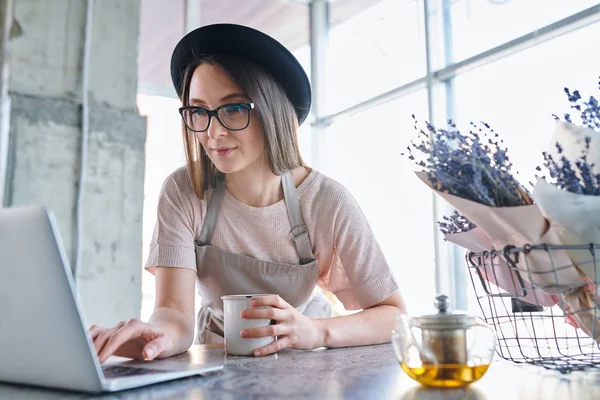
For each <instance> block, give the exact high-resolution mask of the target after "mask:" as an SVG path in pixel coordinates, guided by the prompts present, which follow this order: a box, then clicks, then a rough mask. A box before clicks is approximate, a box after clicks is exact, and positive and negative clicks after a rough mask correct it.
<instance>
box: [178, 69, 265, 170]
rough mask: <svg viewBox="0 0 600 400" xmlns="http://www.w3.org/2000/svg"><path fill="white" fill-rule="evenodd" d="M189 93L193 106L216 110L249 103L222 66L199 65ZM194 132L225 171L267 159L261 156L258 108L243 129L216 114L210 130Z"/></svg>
mask: <svg viewBox="0 0 600 400" xmlns="http://www.w3.org/2000/svg"><path fill="white" fill-rule="evenodd" d="M189 93H190V94H189V105H190V106H198V107H204V108H207V109H209V110H215V109H216V108H217V107H219V106H221V105H223V104H232V103H250V98H249V97H248V95H247V94H245V93H244V92H243V91H242V90H241V89H240V88H239V87H238V86H237V85H236V84H235V83H234V82H233V81H232V80H231V78H229V76H227V74H226V73H225V72H223V70H222V69H221V68H220V67H219V66H215V65H209V64H202V65H199V66H198V67H197V68H196V70H195V71H194V74H193V75H192V79H191V82H190V92H189ZM240 112H242V113H245V112H246V111H245V110H240ZM225 122H226V123H227V121H226V120H225ZM195 134H196V137H197V138H198V140H199V141H200V143H201V144H202V147H203V148H204V150H205V151H206V154H207V155H208V157H209V158H210V160H211V161H212V162H213V163H214V164H215V166H216V167H217V169H218V170H219V171H221V172H223V173H226V174H230V173H234V172H238V171H241V170H243V169H246V168H247V167H248V166H251V165H256V166H258V164H259V162H261V161H259V159H260V160H262V162H264V158H261V155H262V154H263V153H264V149H265V143H264V138H263V135H262V125H261V123H260V121H259V120H258V115H257V114H256V111H255V110H252V111H250V124H249V125H248V127H247V128H245V129H243V130H241V131H232V130H228V129H227V128H225V127H224V126H223V125H222V124H221V123H220V122H219V121H218V120H217V118H216V117H214V116H213V117H212V118H211V120H210V126H209V128H208V130H206V131H204V132H195Z"/></svg>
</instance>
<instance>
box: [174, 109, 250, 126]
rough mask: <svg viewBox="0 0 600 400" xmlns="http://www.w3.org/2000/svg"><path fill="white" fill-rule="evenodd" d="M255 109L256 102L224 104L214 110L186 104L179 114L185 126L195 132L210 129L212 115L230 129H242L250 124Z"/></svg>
mask: <svg viewBox="0 0 600 400" xmlns="http://www.w3.org/2000/svg"><path fill="white" fill-rule="evenodd" d="M253 109H254V103H234V104H223V105H222V106H219V107H217V108H215V109H214V110H209V109H208V108H204V107H196V106H186V107H181V108H180V109H179V114H181V117H182V118H183V122H184V123H185V126H186V127H187V128H188V129H189V130H191V131H194V132H204V131H206V130H208V127H209V126H210V120H211V119H212V117H217V119H218V120H219V122H220V123H221V125H223V126H224V127H225V128H226V129H228V130H230V131H241V130H243V129H246V128H247V127H248V125H250V111H252V110H253Z"/></svg>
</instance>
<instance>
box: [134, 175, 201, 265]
mask: <svg viewBox="0 0 600 400" xmlns="http://www.w3.org/2000/svg"><path fill="white" fill-rule="evenodd" d="M184 172H185V171H182V170H178V171H176V172H175V173H173V174H171V175H170V176H169V177H168V178H167V179H166V180H165V182H164V184H163V187H162V190H161V193H160V196H159V199H158V207H157V215H156V225H155V227H154V234H153V236H152V240H151V242H150V249H149V250H150V251H149V255H148V260H147V261H146V265H145V268H146V270H148V271H149V272H151V273H153V274H154V272H155V269H156V267H178V268H186V269H192V270H195V269H196V255H195V247H194V239H195V232H194V210H193V207H192V204H191V202H190V199H189V197H190V196H189V195H188V194H187V192H188V191H189V190H183V191H184V193H182V187H183V188H184V189H185V188H186V185H188V186H190V189H191V184H190V183H189V180H187V179H188V178H187V173H184ZM186 180H187V181H186Z"/></svg>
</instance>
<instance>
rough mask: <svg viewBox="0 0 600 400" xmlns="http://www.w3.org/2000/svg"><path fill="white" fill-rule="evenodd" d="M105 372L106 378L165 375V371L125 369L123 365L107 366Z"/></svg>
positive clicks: (104, 367)
mask: <svg viewBox="0 0 600 400" xmlns="http://www.w3.org/2000/svg"><path fill="white" fill-rule="evenodd" d="M102 372H104V378H106V379H113V378H126V377H130V376H141V375H153V374H164V373H165V371H160V370H157V369H149V368H132V367H124V366H121V365H107V366H103V367H102Z"/></svg>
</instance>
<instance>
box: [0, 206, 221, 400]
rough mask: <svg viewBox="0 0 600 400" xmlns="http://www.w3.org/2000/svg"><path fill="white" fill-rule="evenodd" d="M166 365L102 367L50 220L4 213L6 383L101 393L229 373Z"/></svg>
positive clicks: (2, 362)
mask: <svg viewBox="0 0 600 400" xmlns="http://www.w3.org/2000/svg"><path fill="white" fill-rule="evenodd" d="M163 361H168V359H166V360H162V361H161V360H156V361H151V362H121V363H112V364H107V365H100V363H99V362H98V358H97V356H96V351H95V348H94V345H93V342H92V340H91V337H90V335H89V334H88V332H87V325H86V324H85V322H84V319H83V315H82V313H81V307H80V306H79V304H78V301H77V296H76V293H75V285H74V282H73V277H72V273H71V269H70V267H69V265H68V260H67V258H66V257H65V251H64V249H63V246H62V243H61V240H60V236H59V233H58V229H57V225H56V222H55V220H54V217H53V215H52V213H51V212H50V211H48V210H46V209H44V208H42V207H38V206H28V207H15V208H4V209H0V382H8V383H16V384H26V385H35V386H46V387H52V388H59V389H67V390H76V391H84V392H96V393H97V392H103V391H107V392H112V391H118V390H123V389H130V388H134V387H138V386H144V385H149V384H153V383H158V382H163V381H167V380H172V379H177V378H183V377H186V376H191V375H197V374H203V373H207V372H211V371H216V370H219V369H222V368H223V362H222V360H221V361H215V360H211V362H210V363H208V362H207V363H203V364H188V362H173V361H169V362H163ZM161 362H162V364H161Z"/></svg>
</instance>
